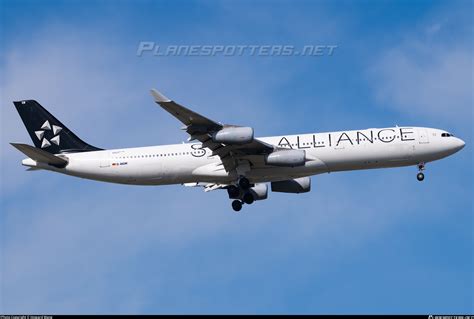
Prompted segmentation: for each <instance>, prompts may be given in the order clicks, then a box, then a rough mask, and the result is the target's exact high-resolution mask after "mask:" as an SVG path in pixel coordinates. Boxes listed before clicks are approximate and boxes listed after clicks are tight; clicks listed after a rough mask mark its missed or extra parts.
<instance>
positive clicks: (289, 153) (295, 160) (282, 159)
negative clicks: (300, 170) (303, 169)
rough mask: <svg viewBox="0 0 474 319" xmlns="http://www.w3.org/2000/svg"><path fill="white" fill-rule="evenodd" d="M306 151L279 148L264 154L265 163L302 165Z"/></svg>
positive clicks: (286, 165)
mask: <svg viewBox="0 0 474 319" xmlns="http://www.w3.org/2000/svg"><path fill="white" fill-rule="evenodd" d="M305 157H306V152H305V151H304V150H279V151H275V152H273V153H270V154H268V155H266V156H265V163H266V164H268V165H274V166H285V167H294V166H303V165H304V163H305Z"/></svg>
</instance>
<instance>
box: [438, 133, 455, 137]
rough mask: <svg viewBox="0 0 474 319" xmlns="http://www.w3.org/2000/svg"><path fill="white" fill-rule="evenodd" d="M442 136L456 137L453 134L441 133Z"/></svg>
mask: <svg viewBox="0 0 474 319" xmlns="http://www.w3.org/2000/svg"><path fill="white" fill-rule="evenodd" d="M441 136H442V137H450V136H454V135H453V134H451V133H441Z"/></svg>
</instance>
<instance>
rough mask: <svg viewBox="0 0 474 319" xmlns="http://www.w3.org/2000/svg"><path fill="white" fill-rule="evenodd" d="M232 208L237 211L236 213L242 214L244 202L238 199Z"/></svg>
mask: <svg viewBox="0 0 474 319" xmlns="http://www.w3.org/2000/svg"><path fill="white" fill-rule="evenodd" d="M232 208H233V209H234V210H235V211H236V212H240V210H241V209H242V202H241V201H240V200H238V199H236V200H234V201H233V202H232Z"/></svg>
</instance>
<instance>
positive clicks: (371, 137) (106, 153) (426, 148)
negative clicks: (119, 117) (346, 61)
mask: <svg viewBox="0 0 474 319" xmlns="http://www.w3.org/2000/svg"><path fill="white" fill-rule="evenodd" d="M444 132H445V131H442V130H438V129H432V128H422V127H390V128H374V129H366V130H359V131H341V132H330V133H314V134H301V135H286V136H273V137H264V138H258V139H259V140H261V141H263V142H265V143H267V144H272V145H275V146H277V147H281V148H291V149H302V150H305V151H306V158H307V161H306V163H305V165H304V166H298V167H276V166H269V165H266V164H265V163H264V157H263V156H262V155H259V156H252V155H249V156H248V157H247V158H246V159H247V160H248V163H250V167H249V168H250V170H248V171H247V172H246V174H245V175H246V177H247V178H248V179H249V180H250V181H251V182H254V183H258V182H270V181H279V180H288V179H292V178H297V177H303V176H310V175H315V174H320V173H328V172H336V171H346V170H359V169H371V168H386V167H399V166H409V165H416V164H419V163H426V162H430V161H434V160H438V159H441V158H443V157H446V156H449V155H451V154H453V153H455V152H457V151H458V150H460V149H461V148H462V147H463V146H464V142H463V141H462V140H460V139H458V138H456V137H453V136H449V137H446V136H442V133H444ZM62 156H65V157H67V159H68V161H69V163H68V165H67V166H66V167H65V168H62V169H60V168H55V167H52V166H49V165H46V164H41V163H37V162H35V161H33V160H31V159H25V160H23V165H26V166H31V167H37V168H43V169H48V170H52V171H56V172H60V173H64V174H68V175H72V176H77V177H82V178H87V179H93V180H99V181H106V182H112V183H122V184H135V185H166V184H184V183H196V182H209V183H232V182H235V181H236V179H237V178H238V176H237V173H236V172H235V170H231V171H230V172H228V171H227V170H226V169H225V167H224V165H223V163H222V161H221V159H220V157H219V156H217V155H214V156H212V154H211V151H210V150H209V149H206V148H202V146H201V144H200V143H183V144H173V145H163V146H151V147H138V148H125V149H114V150H103V151H94V152H84V153H70V154H63V155H62Z"/></svg>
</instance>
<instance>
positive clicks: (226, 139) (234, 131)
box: [212, 126, 253, 144]
mask: <svg viewBox="0 0 474 319" xmlns="http://www.w3.org/2000/svg"><path fill="white" fill-rule="evenodd" d="M212 141H214V142H216V143H224V144H246V143H250V142H252V141H253V128H251V127H241V126H229V127H224V128H223V129H222V130H220V131H217V132H215V133H214V134H213V135H212Z"/></svg>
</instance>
